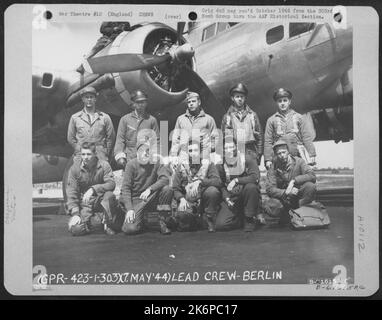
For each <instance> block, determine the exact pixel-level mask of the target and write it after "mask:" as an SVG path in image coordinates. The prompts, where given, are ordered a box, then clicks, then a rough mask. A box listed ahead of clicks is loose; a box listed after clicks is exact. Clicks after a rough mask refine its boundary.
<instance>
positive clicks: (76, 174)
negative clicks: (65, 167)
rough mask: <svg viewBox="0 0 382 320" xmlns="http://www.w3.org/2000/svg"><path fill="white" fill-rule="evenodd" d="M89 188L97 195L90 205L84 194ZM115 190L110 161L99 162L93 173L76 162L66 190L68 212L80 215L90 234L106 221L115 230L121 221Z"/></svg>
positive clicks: (70, 173) (93, 197)
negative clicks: (84, 198) (117, 221)
mask: <svg viewBox="0 0 382 320" xmlns="http://www.w3.org/2000/svg"><path fill="white" fill-rule="evenodd" d="M89 188H93V190H94V195H93V196H92V197H91V198H90V201H89V203H84V201H83V195H84V193H85V192H86V191H87V190H88V189H89ZM114 189H115V182H114V177H113V171H112V169H111V167H110V165H109V163H108V162H107V161H103V160H98V159H97V163H96V165H95V167H94V169H93V170H89V169H88V168H86V167H84V166H83V164H82V162H81V163H74V164H73V165H72V167H71V168H70V170H69V175H68V184H67V187H66V194H67V207H68V210H69V212H71V213H72V214H77V215H79V216H80V217H81V221H82V222H83V223H85V224H86V225H87V227H88V229H89V230H90V231H91V230H92V228H97V227H98V226H100V225H101V224H102V223H103V222H104V223H106V224H107V225H108V226H109V227H111V228H112V229H113V228H114V224H115V222H116V219H118V217H117V215H118V210H117V207H118V204H117V200H116V198H115V195H114V193H113V190H114ZM74 212H75V213H74Z"/></svg>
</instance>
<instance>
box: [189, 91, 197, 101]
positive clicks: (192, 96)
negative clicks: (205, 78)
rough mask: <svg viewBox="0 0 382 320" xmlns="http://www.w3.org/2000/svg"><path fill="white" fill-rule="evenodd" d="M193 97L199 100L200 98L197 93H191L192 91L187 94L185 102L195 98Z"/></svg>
mask: <svg viewBox="0 0 382 320" xmlns="http://www.w3.org/2000/svg"><path fill="white" fill-rule="evenodd" d="M195 97H196V98H199V99H200V96H199V94H198V93H196V92H192V91H188V92H187V100H188V99H191V98H195Z"/></svg>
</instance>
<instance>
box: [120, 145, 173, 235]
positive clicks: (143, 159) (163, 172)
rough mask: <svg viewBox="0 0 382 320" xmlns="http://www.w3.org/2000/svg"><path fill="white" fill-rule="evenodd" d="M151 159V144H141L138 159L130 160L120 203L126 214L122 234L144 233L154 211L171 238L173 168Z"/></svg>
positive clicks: (163, 232) (163, 230) (165, 232)
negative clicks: (171, 180)
mask: <svg viewBox="0 0 382 320" xmlns="http://www.w3.org/2000/svg"><path fill="white" fill-rule="evenodd" d="M153 160H154V159H153V158H152V157H150V144H149V143H140V144H139V145H138V148H137V158H135V159H132V160H130V161H129V162H128V163H127V165H126V168H125V171H124V174H123V182H122V190H121V191H122V194H121V197H120V200H119V201H120V203H121V205H122V206H123V207H124V210H125V212H126V215H125V221H124V223H123V226H122V231H123V232H124V233H125V234H127V235H130V234H136V233H139V232H141V231H142V230H143V227H144V223H143V222H144V213H145V212H147V211H148V210H150V209H154V210H157V211H158V213H159V225H160V230H161V233H162V234H170V233H171V231H170V229H169V228H168V227H167V223H168V222H169V220H170V219H171V201H172V197H173V191H172V188H171V187H169V185H168V184H169V176H170V173H169V168H168V167H167V166H164V165H162V164H160V162H159V159H158V160H156V161H155V163H152V162H154V161H153Z"/></svg>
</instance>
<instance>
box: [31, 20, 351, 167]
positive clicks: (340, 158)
mask: <svg viewBox="0 0 382 320" xmlns="http://www.w3.org/2000/svg"><path fill="white" fill-rule="evenodd" d="M99 27H100V24H94V23H71V24H65V25H64V24H50V25H49V26H48V28H47V29H46V30H37V31H36V30H34V31H33V46H32V53H33V65H34V66H38V67H45V68H47V69H57V70H74V69H76V68H77V67H78V66H79V65H80V63H81V59H82V57H83V56H84V55H85V54H86V53H88V52H89V50H90V49H91V48H92V46H93V45H94V44H95V42H96V41H97V39H98V38H99V37H100V33H99ZM315 146H316V151H317V166H318V167H319V168H326V167H350V168H353V158H354V157H353V142H352V141H351V142H346V143H339V144H336V143H334V142H331V141H328V142H315Z"/></svg>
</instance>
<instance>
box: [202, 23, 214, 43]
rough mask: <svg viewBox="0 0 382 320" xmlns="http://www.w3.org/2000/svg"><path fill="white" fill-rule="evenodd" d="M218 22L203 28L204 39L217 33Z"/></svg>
mask: <svg viewBox="0 0 382 320" xmlns="http://www.w3.org/2000/svg"><path fill="white" fill-rule="evenodd" d="M215 29H216V23H214V24H211V25H210V26H208V27H207V28H205V29H204V30H203V36H202V41H206V40H207V39H209V38H212V37H213V36H214V35H215Z"/></svg>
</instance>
